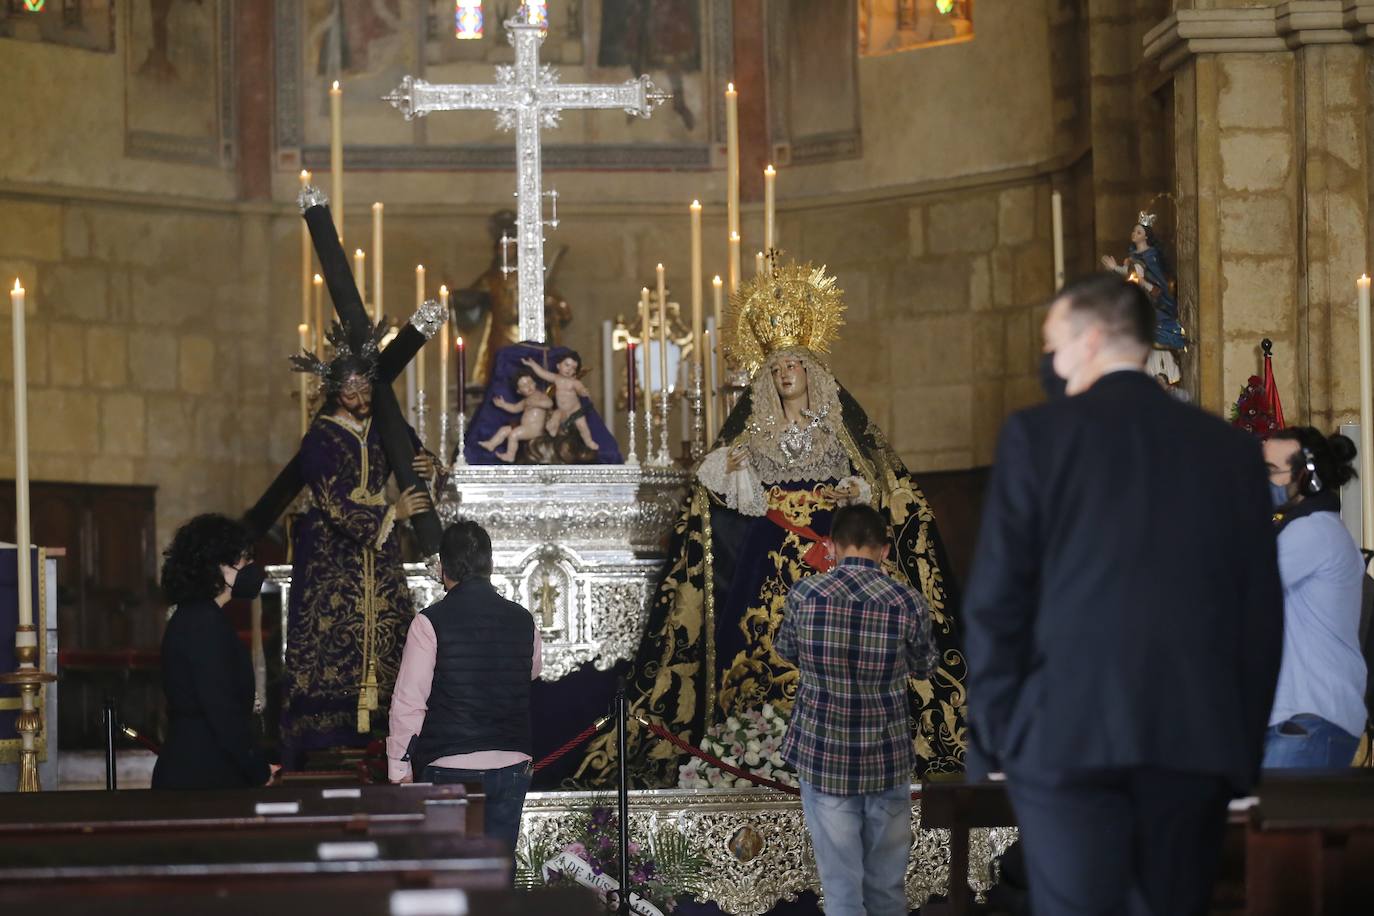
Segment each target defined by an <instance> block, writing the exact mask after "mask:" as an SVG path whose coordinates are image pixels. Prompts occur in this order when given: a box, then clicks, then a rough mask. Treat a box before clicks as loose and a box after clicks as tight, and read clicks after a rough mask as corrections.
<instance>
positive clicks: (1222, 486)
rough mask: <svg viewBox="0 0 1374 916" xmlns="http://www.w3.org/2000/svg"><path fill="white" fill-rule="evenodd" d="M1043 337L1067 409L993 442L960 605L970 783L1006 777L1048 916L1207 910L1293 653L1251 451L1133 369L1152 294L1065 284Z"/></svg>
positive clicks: (1053, 409) (1011, 426) (1034, 896)
mask: <svg viewBox="0 0 1374 916" xmlns="http://www.w3.org/2000/svg"><path fill="white" fill-rule="evenodd" d="M1043 330H1044V338H1045V350H1046V360H1047V364H1046V366H1047V368H1048V367H1050V366H1052V368H1053V374H1054V376H1056V377H1057V378H1058V379H1061V380H1063V381H1064V382H1065V383H1066V384H1065V391H1064V394H1066V395H1067V397H1058V398H1052V400H1051V401H1050V402H1049V403H1046V404H1043V405H1041V406H1038V407H1033V408H1030V409H1028V410H1023V411H1020V412H1018V413H1016V414H1014V415H1012V416H1011V417H1010V418H1009V419H1008V420H1007V422H1006V425H1005V426H1004V427H1003V429H1002V434H1001V438H1000V441H999V443H998V447H997V459H996V464H995V466H994V468H993V473H992V479H991V482H990V484H989V491H988V499H987V505H986V508H985V511H984V515H983V522H982V528H981V530H980V533H979V543H978V551H977V556H976V559H975V561H974V567H973V575H972V576H971V581H970V586H969V589H968V593H967V597H966V599H965V606H964V615H965V620H966V626H967V651H968V661H969V719H970V729H971V732H972V736H973V739H974V747H973V748H972V749H971V751H970V756H971V758H973V759H972V760H971V763H970V775H971V776H975V777H976V776H978V775H981V772H980V771H984V770H988V769H993V770H995V769H1001V770H1004V771H1005V773H1006V776H1007V781H1008V787H1009V790H1010V793H1011V799H1012V804H1013V806H1014V807H1015V809H1016V816H1017V820H1018V823H1019V825H1020V828H1021V838H1022V844H1023V846H1024V855H1025V857H1026V863H1027V867H1028V871H1029V874H1030V887H1031V901H1032V909H1033V910H1034V912H1035V913H1036V914H1037V916H1052V914H1060V913H1101V914H1108V913H1111V914H1115V913H1126V912H1132V913H1153V914H1169V916H1177V914H1185V913H1203V912H1205V911H1206V909H1207V904H1208V900H1209V897H1210V892H1211V882H1212V877H1213V872H1214V870H1215V864H1216V859H1217V855H1218V852H1219V849H1220V844H1221V838H1222V832H1223V829H1224V826H1225V817H1226V803H1227V801H1228V799H1229V798H1230V797H1231V796H1232V795H1233V794H1236V793H1244V792H1245V791H1247V790H1248V789H1249V787H1250V786H1251V785H1252V784H1253V782H1254V780H1255V778H1256V777H1257V775H1258V772H1259V762H1260V752H1261V746H1262V740H1263V737H1264V729H1265V725H1266V724H1267V721H1268V714H1269V708H1270V704H1271V702H1272V700H1273V695H1274V685H1275V682H1276V680H1277V677H1278V667H1279V656H1280V651H1281V647H1282V632H1283V593H1282V588H1281V586H1280V583H1279V574H1278V565H1277V557H1276V551H1275V542H1274V534H1273V526H1272V525H1271V524H1270V519H1269V512H1270V508H1269V506H1270V503H1269V495H1268V486H1267V478H1266V474H1265V467H1264V462H1263V459H1262V458H1261V455H1260V447H1259V443H1258V442H1257V441H1255V440H1254V439H1252V438H1251V437H1249V436H1248V435H1246V434H1244V433H1242V432H1240V431H1238V430H1235V429H1233V428H1231V427H1230V426H1228V425H1227V424H1226V423H1224V422H1222V421H1221V420H1219V419H1217V418H1216V417H1213V416H1211V415H1208V414H1206V413H1203V412H1202V411H1200V410H1197V409H1195V408H1193V407H1189V406H1187V405H1184V404H1181V403H1179V402H1178V401H1176V400H1175V399H1173V398H1171V397H1170V396H1169V395H1168V394H1167V393H1166V392H1165V391H1163V390H1162V389H1161V388H1160V387H1159V385H1158V384H1157V383H1156V382H1155V381H1154V380H1153V379H1151V378H1150V377H1149V376H1147V375H1146V374H1145V373H1144V372H1143V371H1142V370H1143V367H1144V365H1145V359H1146V357H1147V356H1148V355H1149V352H1150V346H1151V341H1152V340H1153V332H1154V310H1153V308H1152V307H1151V305H1150V301H1149V299H1148V298H1147V297H1146V296H1145V294H1144V293H1142V292H1141V291H1140V289H1139V287H1137V286H1134V285H1133V284H1130V283H1127V282H1125V281H1123V280H1121V279H1120V278H1118V277H1117V276H1115V275H1113V274H1102V275H1094V276H1091V277H1087V278H1085V279H1083V280H1079V281H1076V282H1074V283H1071V284H1069V285H1068V286H1066V287H1065V288H1064V289H1063V291H1062V292H1061V293H1060V295H1059V296H1058V298H1056V299H1055V300H1054V302H1053V304H1052V305H1051V307H1050V311H1049V314H1048V316H1047V317H1046V319H1045V324H1044V329H1043ZM1047 387H1049V386H1047Z"/></svg>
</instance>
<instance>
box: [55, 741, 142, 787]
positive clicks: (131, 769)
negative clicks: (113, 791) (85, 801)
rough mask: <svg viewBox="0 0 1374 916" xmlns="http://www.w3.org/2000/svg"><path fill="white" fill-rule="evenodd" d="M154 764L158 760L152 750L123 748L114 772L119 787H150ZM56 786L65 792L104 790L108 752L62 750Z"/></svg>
mask: <svg viewBox="0 0 1374 916" xmlns="http://www.w3.org/2000/svg"><path fill="white" fill-rule="evenodd" d="M155 763H157V757H156V755H154V754H153V753H152V752H151V751H146V750H143V749H142V748H137V749H132V748H131V749H127V750H126V749H121V750H120V752H119V756H118V758H117V770H116V773H115V775H116V778H117V781H118V784H119V788H121V789H148V788H151V787H152V784H153V765H154V764H155ZM57 783H58V784H57V788H59V789H61V790H63V791H67V790H78V791H79V790H89V789H104V788H105V752H104V751H63V752H62V753H61V756H59V757H58V758H57Z"/></svg>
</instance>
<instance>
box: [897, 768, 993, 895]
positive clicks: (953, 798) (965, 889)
mask: <svg viewBox="0 0 1374 916" xmlns="http://www.w3.org/2000/svg"><path fill="white" fill-rule="evenodd" d="M920 799H921V827H922V828H923V829H939V828H945V829H947V830H949V896H948V897H947V898H946V900H945V902H944V903H939V902H934V903H929V904H927V905H926V906H925V907H923V908H922V911H923V912H925V913H927V914H929V916H938V914H960V916H962V914H965V913H972V912H974V898H973V889H972V888H971V887H969V884H968V832H969V830H970V828H974V827H1010V826H1014V825H1015V824H1016V815H1015V813H1014V812H1013V811H1012V809H1011V799H1010V798H1008V797H1007V792H1006V787H1005V786H1004V785H1003V784H1002V783H998V782H965V781H964V780H963V779H962V778H959V779H941V780H938V781H935V780H931V781H928V782H924V783H922V784H921V791H920Z"/></svg>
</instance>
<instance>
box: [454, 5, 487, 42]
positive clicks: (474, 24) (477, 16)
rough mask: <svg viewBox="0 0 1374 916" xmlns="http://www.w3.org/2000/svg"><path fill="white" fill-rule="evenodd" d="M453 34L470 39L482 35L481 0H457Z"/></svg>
mask: <svg viewBox="0 0 1374 916" xmlns="http://www.w3.org/2000/svg"><path fill="white" fill-rule="evenodd" d="M453 19H454V27H455V28H454V35H455V36H456V37H458V38H460V39H464V40H468V41H472V40H475V39H478V38H481V37H482V0H457V6H456V7H455V9H454V12H453Z"/></svg>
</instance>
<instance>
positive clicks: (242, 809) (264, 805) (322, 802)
mask: <svg viewBox="0 0 1374 916" xmlns="http://www.w3.org/2000/svg"><path fill="white" fill-rule="evenodd" d="M473 788H475V789H476V788H477V787H473ZM483 801H484V798H483V796H482V794H481V792H480V789H478V791H476V792H474V793H473V794H469V793H468V791H467V790H466V788H465V787H464V786H462V785H443V786H439V785H431V784H428V783H419V784H413V785H404V786H390V785H378V786H360V785H352V786H348V785H344V786H318V785H296V786H282V787H276V786H273V787H265V788H261V789H221V790H209V791H162V792H150V791H147V790H128V791H118V792H62V793H58V792H48V793H39V794H15V795H9V796H7V797H6V798H5V801H4V803H3V804H0V844H4V845H9V844H10V842H11V841H13V840H14V839H16V838H18V839H22V838H23V837H32V836H39V835H55V834H71V833H78V834H84V835H90V834H116V833H129V834H147V833H159V834H175V833H197V832H205V831H218V832H227V833H235V832H245V831H277V830H318V831H325V830H335V831H348V832H353V833H374V834H375V833H388V832H398V831H406V832H417V831H418V832H439V833H447V834H450V835H453V836H464V835H466V836H481V834H482V819H483Z"/></svg>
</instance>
